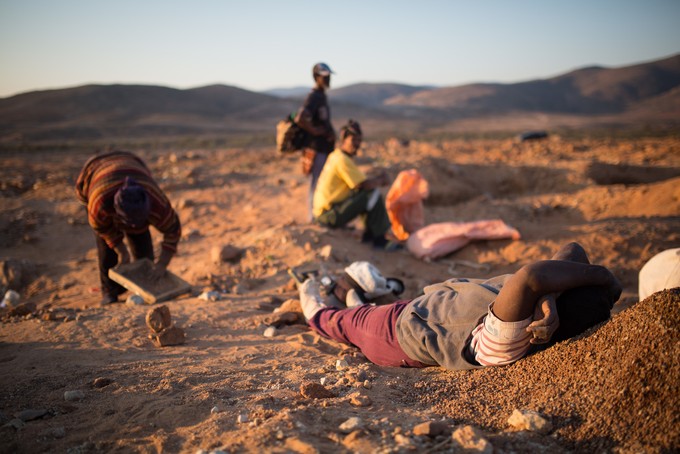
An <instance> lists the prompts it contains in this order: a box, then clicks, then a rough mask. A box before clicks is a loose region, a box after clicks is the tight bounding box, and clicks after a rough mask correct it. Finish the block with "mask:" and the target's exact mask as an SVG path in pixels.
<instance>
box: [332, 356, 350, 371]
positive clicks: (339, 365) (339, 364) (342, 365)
mask: <svg viewBox="0 0 680 454" xmlns="http://www.w3.org/2000/svg"><path fill="white" fill-rule="evenodd" d="M348 367H349V363H348V362H347V360H345V359H339V360H337V361H336V362H335V370H345V369H347V368H348Z"/></svg>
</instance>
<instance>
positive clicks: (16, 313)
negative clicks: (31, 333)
mask: <svg viewBox="0 0 680 454" xmlns="http://www.w3.org/2000/svg"><path fill="white" fill-rule="evenodd" d="M36 309H37V308H36V305H35V303H21V304H19V305H17V306H16V307H13V308H12V309H11V310H10V311H9V312H8V313H7V315H9V316H10V317H24V316H26V315H30V314H32V313H33V312H35V311H36Z"/></svg>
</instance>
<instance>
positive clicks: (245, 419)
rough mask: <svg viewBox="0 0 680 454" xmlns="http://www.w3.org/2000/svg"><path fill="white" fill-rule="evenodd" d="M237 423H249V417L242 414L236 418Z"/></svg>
mask: <svg viewBox="0 0 680 454" xmlns="http://www.w3.org/2000/svg"><path fill="white" fill-rule="evenodd" d="M236 421H237V422H238V423H239V424H243V423H245V422H248V415H246V414H245V413H242V414H240V415H238V417H237V418H236Z"/></svg>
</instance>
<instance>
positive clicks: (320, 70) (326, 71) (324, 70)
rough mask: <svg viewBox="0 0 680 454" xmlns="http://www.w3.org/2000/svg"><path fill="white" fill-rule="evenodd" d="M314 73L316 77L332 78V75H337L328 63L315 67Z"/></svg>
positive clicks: (318, 64)
mask: <svg viewBox="0 0 680 454" xmlns="http://www.w3.org/2000/svg"><path fill="white" fill-rule="evenodd" d="M312 73H314V75H315V76H330V75H331V74H335V73H334V72H333V71H332V70H331V67H330V66H328V65H327V64H326V63H317V64H316V65H314V69H313V70H312Z"/></svg>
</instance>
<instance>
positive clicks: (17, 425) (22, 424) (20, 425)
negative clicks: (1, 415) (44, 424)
mask: <svg viewBox="0 0 680 454" xmlns="http://www.w3.org/2000/svg"><path fill="white" fill-rule="evenodd" d="M5 427H14V428H15V429H16V430H21V429H23V428H24V427H26V423H25V422H23V421H22V420H21V419H19V418H14V419H12V420H11V421H10V422H8V423H7V424H5Z"/></svg>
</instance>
